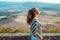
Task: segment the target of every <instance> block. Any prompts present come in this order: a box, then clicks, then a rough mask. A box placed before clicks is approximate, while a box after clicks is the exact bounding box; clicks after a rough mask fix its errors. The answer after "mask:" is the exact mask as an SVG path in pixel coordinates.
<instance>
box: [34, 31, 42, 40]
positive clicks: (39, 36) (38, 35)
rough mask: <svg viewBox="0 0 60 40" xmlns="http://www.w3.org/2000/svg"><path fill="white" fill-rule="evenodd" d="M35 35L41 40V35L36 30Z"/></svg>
mask: <svg viewBox="0 0 60 40" xmlns="http://www.w3.org/2000/svg"><path fill="white" fill-rule="evenodd" d="M35 35H36V36H37V37H38V38H39V39H40V40H43V37H42V36H41V35H40V34H39V33H38V32H36V33H35Z"/></svg>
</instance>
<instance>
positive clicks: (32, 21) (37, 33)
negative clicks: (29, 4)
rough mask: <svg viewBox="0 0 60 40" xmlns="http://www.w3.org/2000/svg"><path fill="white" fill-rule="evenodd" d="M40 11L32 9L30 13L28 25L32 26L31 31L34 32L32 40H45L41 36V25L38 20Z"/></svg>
mask: <svg viewBox="0 0 60 40" xmlns="http://www.w3.org/2000/svg"><path fill="white" fill-rule="evenodd" d="M39 14H40V11H39V10H38V8H32V9H30V10H29V11H28V15H27V23H28V24H29V25H30V30H31V32H32V36H31V40H43V37H42V36H41V32H42V30H41V23H40V22H39V21H38V20H37V18H38V16H39Z"/></svg>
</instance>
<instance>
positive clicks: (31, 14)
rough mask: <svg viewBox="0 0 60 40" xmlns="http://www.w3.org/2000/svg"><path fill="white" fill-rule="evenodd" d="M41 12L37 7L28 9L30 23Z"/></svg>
mask: <svg viewBox="0 0 60 40" xmlns="http://www.w3.org/2000/svg"><path fill="white" fill-rule="evenodd" d="M38 14H39V12H38V10H37V8H32V9H30V10H29V11H28V15H27V23H28V24H30V23H31V21H32V20H33V18H34V17H35V16H36V15H38Z"/></svg>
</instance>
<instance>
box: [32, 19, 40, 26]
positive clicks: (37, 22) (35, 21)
mask: <svg viewBox="0 0 60 40" xmlns="http://www.w3.org/2000/svg"><path fill="white" fill-rule="evenodd" d="M31 24H37V25H38V24H39V25H41V23H40V21H38V20H37V19H35V18H34V19H33V20H32V22H31Z"/></svg>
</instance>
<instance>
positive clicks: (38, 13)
mask: <svg viewBox="0 0 60 40" xmlns="http://www.w3.org/2000/svg"><path fill="white" fill-rule="evenodd" d="M36 10H37V11H38V15H37V17H38V16H39V14H40V11H39V10H38V8H36Z"/></svg>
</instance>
